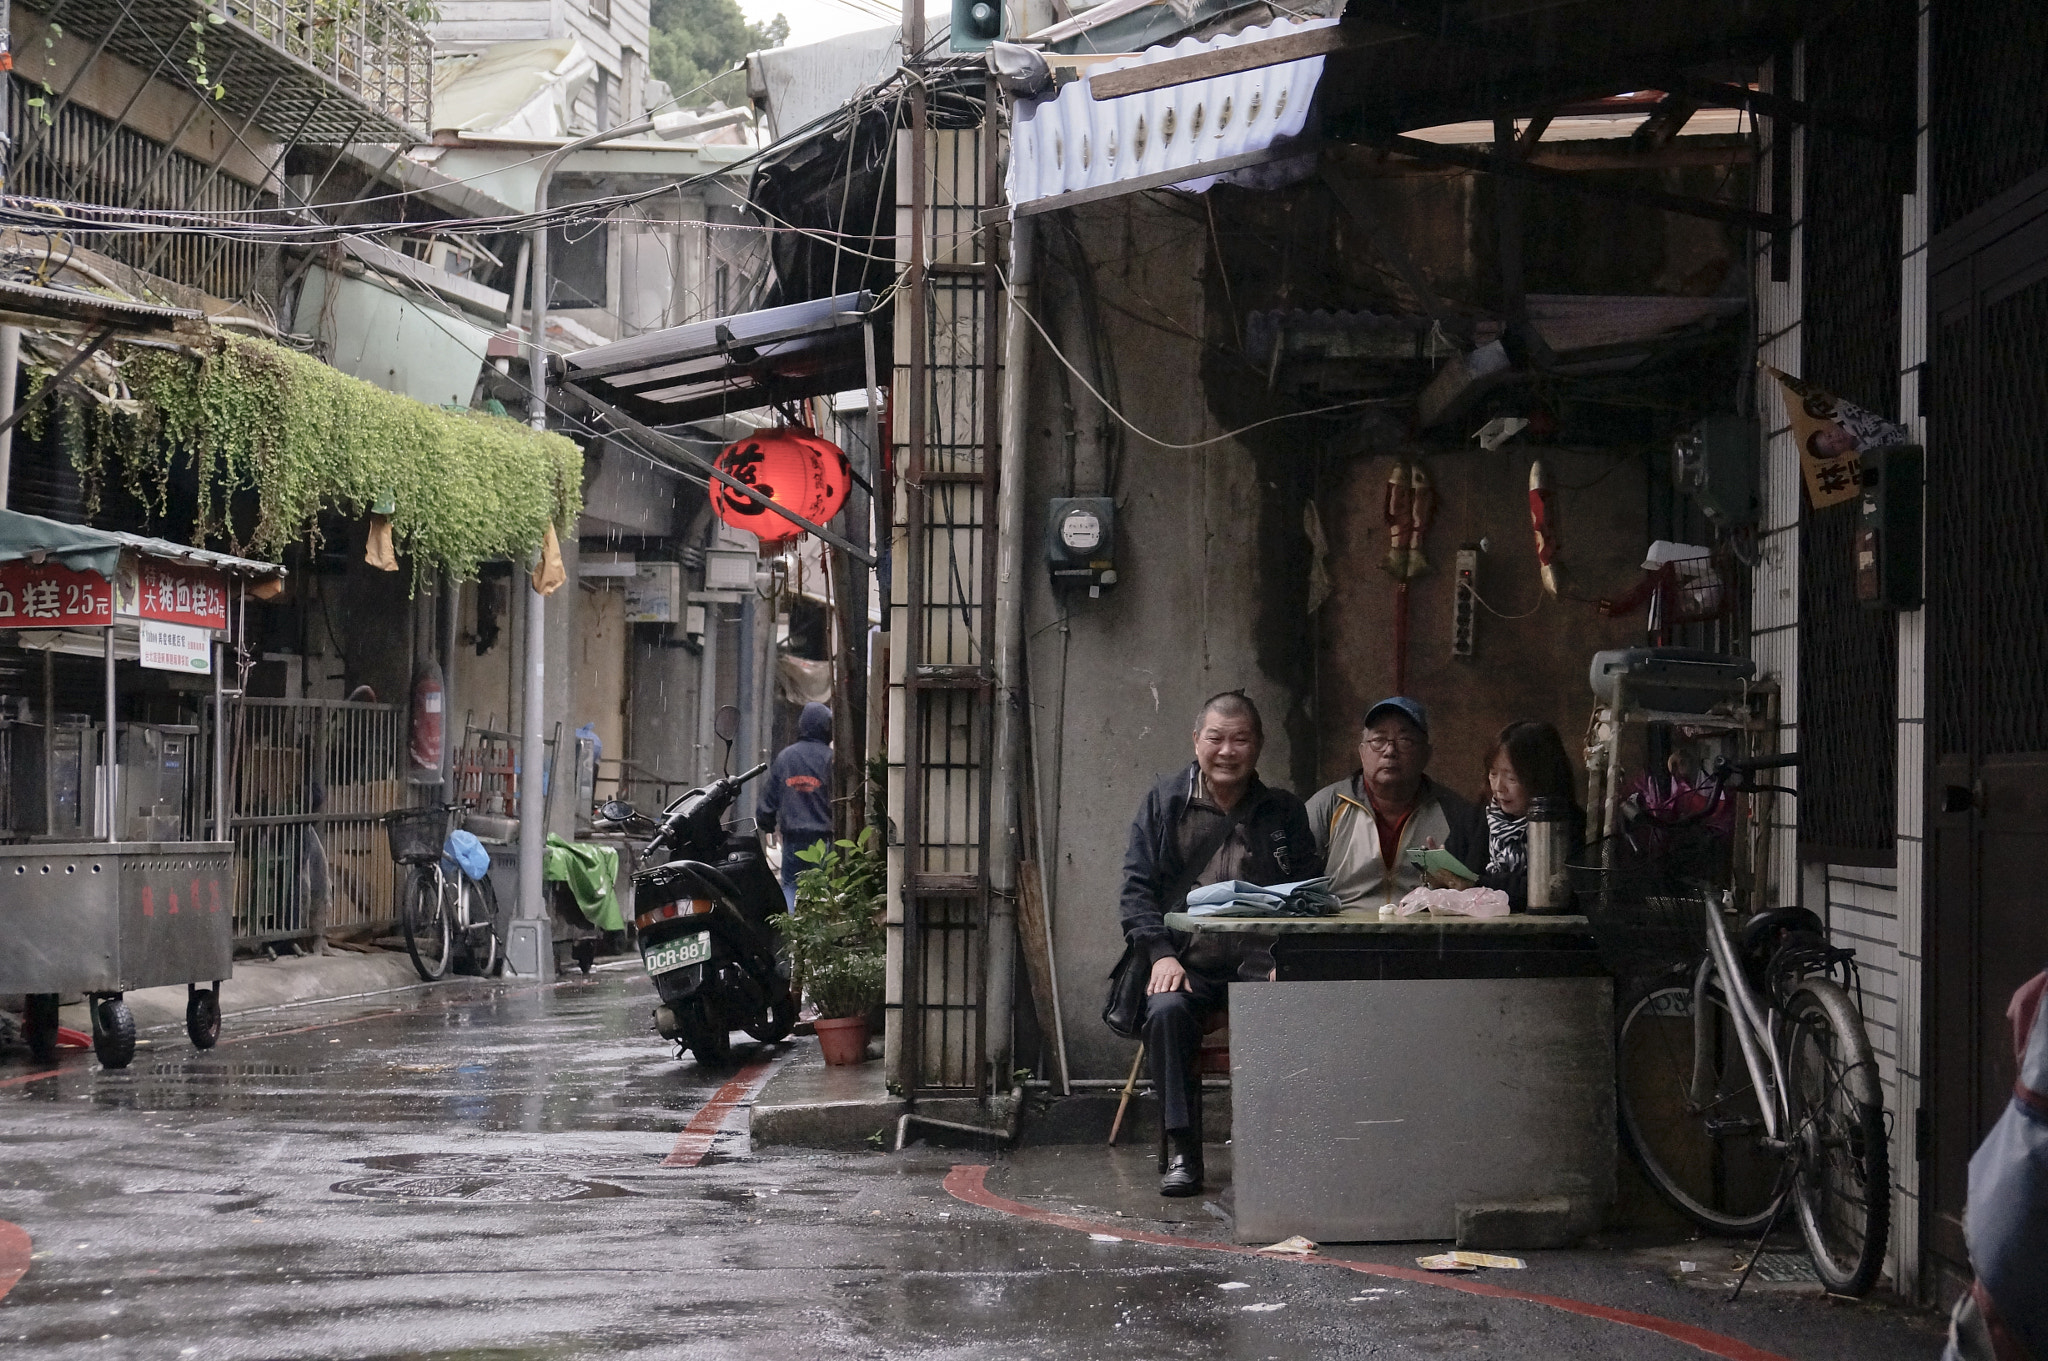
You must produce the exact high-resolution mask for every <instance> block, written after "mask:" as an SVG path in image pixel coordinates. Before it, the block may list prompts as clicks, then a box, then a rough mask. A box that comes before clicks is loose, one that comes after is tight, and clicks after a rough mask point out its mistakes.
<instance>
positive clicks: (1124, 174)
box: [1009, 19, 1337, 214]
mask: <svg viewBox="0 0 2048 1361" xmlns="http://www.w3.org/2000/svg"><path fill="white" fill-rule="evenodd" d="M1336 23H1337V20H1335V19H1307V20H1293V19H1276V20H1275V21H1274V22H1272V23H1270V24H1267V25H1264V26H1262V27H1258V28H1248V29H1245V30H1244V31H1243V32H1241V33H1233V34H1230V35H1228V36H1226V37H1220V38H1211V39H1208V40H1207V41H1197V40H1196V39H1193V38H1187V39H1184V40H1182V41H1181V42H1178V43H1175V44H1174V45H1173V46H1171V47H1157V48H1153V49H1152V50H1151V51H1148V52H1142V53H1139V54H1138V55H1137V56H1135V57H1131V58H1129V59H1128V60H1125V61H1118V62H1106V63H1103V64H1101V65H1099V66H1096V67H1095V68H1094V69H1093V70H1092V71H1091V72H1090V73H1089V77H1088V78H1087V79H1083V80H1077V81H1073V82H1071V83H1069V84H1068V85H1066V86H1065V87H1064V88H1062V89H1061V90H1060V91H1059V93H1058V94H1056V95H1053V96H1051V97H1049V98H1046V99H1041V100H1037V101H1035V102H1029V103H1020V104H1019V105H1018V109H1017V120H1016V125H1015V132H1014V137H1015V144H1014V150H1013V152H1012V155H1011V157H1010V172H1009V201H1010V204H1011V208H1012V211H1014V212H1016V213H1019V214H1029V213H1034V212H1044V211H1047V210H1048V209H1052V208H1061V207H1068V206H1071V205H1073V204H1076V203H1083V202H1087V201H1089V200H1091V199H1097V198H1108V197H1111V196H1113V195H1117V194H1125V193H1134V192H1136V191H1137V190H1140V189H1153V188H1159V187H1162V186H1165V185H1173V186H1176V187H1178V188H1182V189H1186V190H1189V191H1190V192H1195V193H1199V192H1201V191H1202V190H1204V189H1207V188H1208V187H1209V186H1210V185H1211V184H1214V183H1215V182H1216V181H1217V179H1219V178H1221V177H1222V176H1223V175H1225V174H1227V173H1229V172H1231V171H1233V170H1238V169H1242V168H1245V167H1248V166H1252V165H1256V164H1259V163H1261V162H1265V161H1270V160H1277V159H1279V158H1280V157H1282V156H1285V155H1287V154H1289V153H1290V151H1291V146H1290V144H1291V143H1293V142H1294V141H1295V140H1296V139H1297V138H1299V137H1300V136H1301V135H1302V130H1303V128H1304V127H1305V126H1306V122H1307V119H1308V110H1309V105H1310V103H1311V101H1312V100H1313V98H1314V96H1315V92H1316V82H1317V81H1318V80H1320V79H1321V78H1322V73H1323V58H1322V56H1321V55H1316V56H1309V57H1303V58H1301V59H1300V60H1298V61H1290V62H1283V63H1280V64H1277V65H1272V66H1259V67H1254V68H1252V69H1251V70H1248V71H1232V72H1229V73H1226V74H1224V75H1218V76H1211V77H1209V78H1208V79H1205V80H1191V81H1187V82H1185V83H1184V84H1179V85H1170V86H1167V87H1165V88H1162V89H1157V90H1147V91H1145V92H1143V93H1141V94H1131V95H1123V96H1121V97H1118V98H1114V99H1096V98H1094V96H1093V95H1092V93H1091V92H1090V90H1089V81H1090V80H1092V79H1094V78H1095V77H1096V76H1099V75H1103V74H1106V73H1108V72H1110V71H1122V70H1127V69H1129V68H1131V67H1133V66H1144V65H1150V64H1152V63H1155V62H1162V61H1171V60H1177V59H1179V58H1182V57H1191V56H1197V55H1199V54H1201V53H1204V52H1215V51H1221V50H1223V49H1226V48H1231V47H1238V46H1242V45H1244V44H1246V43H1256V42H1261V41H1264V40H1267V39H1271V38H1281V37H1286V36H1289V35H1291V34H1296V33H1304V32H1308V31H1310V30H1314V29H1321V28H1329V27H1331V26H1333V25H1335V24H1336Z"/></svg>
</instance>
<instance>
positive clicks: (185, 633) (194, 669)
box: [136, 619, 213, 676]
mask: <svg viewBox="0 0 2048 1361" xmlns="http://www.w3.org/2000/svg"><path fill="white" fill-rule="evenodd" d="M141 634H142V636H141V649H140V651H139V652H138V653H137V656H136V660H138V661H140V662H141V663H142V664H143V665H144V666H145V667H148V668H149V669H150V670H152V671H182V672H184V673H185V674H186V675H188V676H205V675H211V674H212V672H213V635H212V634H211V633H209V632H207V631H206V630H205V629H196V628H191V627H188V626H187V625H184V624H165V623H160V622H158V621H157V620H154V619H145V620H143V621H142V629H141Z"/></svg>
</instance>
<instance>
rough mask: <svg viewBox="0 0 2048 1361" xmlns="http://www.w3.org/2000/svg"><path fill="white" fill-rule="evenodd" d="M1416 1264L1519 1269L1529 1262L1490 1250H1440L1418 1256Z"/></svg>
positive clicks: (1462, 1268) (1427, 1268) (1461, 1268)
mask: <svg viewBox="0 0 2048 1361" xmlns="http://www.w3.org/2000/svg"><path fill="white" fill-rule="evenodd" d="M1415 1265H1417V1266H1419V1267H1421V1268H1422V1269H1423V1270H1425V1271H1477V1270H1478V1269H1479V1268H1481V1267H1488V1266H1491V1267H1506V1268H1508V1269H1510V1270H1515V1271H1519V1270H1521V1269H1522V1268H1523V1267H1525V1266H1527V1265H1528V1263H1527V1262H1524V1261H1523V1260H1522V1259H1521V1258H1519V1257H1497V1256H1495V1255H1494V1254H1493V1253H1490V1252H1439V1253H1437V1254H1435V1255H1434V1256H1430V1257H1417V1258H1416V1259H1415Z"/></svg>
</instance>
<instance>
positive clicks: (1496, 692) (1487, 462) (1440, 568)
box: [1314, 446, 1648, 798]
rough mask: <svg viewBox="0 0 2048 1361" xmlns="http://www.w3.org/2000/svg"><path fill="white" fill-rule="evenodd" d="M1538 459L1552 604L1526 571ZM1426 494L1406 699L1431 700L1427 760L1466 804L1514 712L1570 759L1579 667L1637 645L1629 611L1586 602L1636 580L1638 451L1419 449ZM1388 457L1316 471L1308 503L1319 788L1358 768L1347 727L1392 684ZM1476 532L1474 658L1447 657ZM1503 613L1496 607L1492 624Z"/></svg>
mask: <svg viewBox="0 0 2048 1361" xmlns="http://www.w3.org/2000/svg"><path fill="white" fill-rule="evenodd" d="M1532 453H1537V454H1540V455H1541V456H1542V459H1543V462H1544V465H1545V467H1546V468H1547V469H1548V470H1549V474H1550V481H1551V485H1552V488H1553V502H1552V505H1553V508H1554V511H1555V513H1556V523H1557V529H1558V534H1559V539H1560V541H1561V543H1562V549H1561V551H1560V555H1559V558H1558V567H1559V575H1560V577H1561V582H1562V591H1563V593H1564V594H1565V595H1566V596H1571V597H1576V598H1574V599H1552V598H1550V597H1549V596H1547V595H1546V594H1544V591H1543V588H1542V585H1541V583H1540V582H1539V580H1538V578H1537V570H1536V546H1535V539H1534V537H1533V535H1532V534H1531V532H1530V529H1529V496H1528V481H1529V464H1530V458H1531V454H1532ZM1420 461H1421V462H1422V463H1423V464H1424V465H1425V466H1426V467H1427V468H1428V470H1429V474H1430V478H1431V480H1432V482H1433V483H1434V485H1435V487H1436V494H1437V514H1436V522H1435V525H1434V526H1433V527H1432V528H1431V529H1430V531H1429V533H1428V534H1427V535H1426V536H1425V538H1424V540H1423V552H1424V553H1425V555H1426V556H1427V557H1428V559H1429V563H1430V571H1429V572H1428V573H1427V574H1426V575H1424V576H1423V577H1421V578H1420V579H1418V580H1416V581H1415V582H1413V583H1411V584H1410V586H1409V590H1408V639H1409V641H1408V683H1407V693H1409V694H1410V695H1413V696H1415V697H1416V698H1417V699H1420V700H1421V701H1422V702H1423V703H1424V704H1426V705H1427V706H1428V707H1429V711H1430V726H1431V730H1432V736H1433V738H1434V742H1433V745H1434V747H1435V749H1436V755H1435V757H1434V759H1433V761H1432V763H1431V766H1430V771H1431V773H1432V774H1433V775H1435V776H1436V777H1437V778H1439V779H1441V780H1443V781H1445V782H1446V783H1448V784H1450V785H1451V786H1452V787H1453V788H1456V789H1458V790H1460V791H1462V792H1463V793H1464V794H1465V795H1466V796H1467V797H1468V798H1476V797H1478V795H1479V792H1480V790H1481V788H1482V787H1483V785H1484V782H1485V781H1484V775H1483V770H1482V763H1483V762H1484V760H1485V757H1486V752H1487V749H1488V747H1489V746H1491V744H1492V741H1493V738H1494V736H1495V734H1497V733H1498V732H1499V731H1500V729H1501V728H1502V727H1503V726H1505V725H1506V724H1508V723H1510V722H1513V721H1514V720H1516V719H1520V718H1540V719H1545V720H1547V721H1549V722H1551V723H1554V724H1555V725H1557V730H1558V732H1560V733H1561V734H1563V736H1564V741H1565V750H1566V751H1568V752H1570V753H1571V754H1572V756H1573V759H1574V763H1575V764H1576V763H1577V760H1578V755H1579V748H1580V746H1581V745H1582V744H1581V738H1582V736H1583V734H1584V732H1585V729H1586V719H1587V716H1588V714H1589V713H1590V712H1591V709H1592V703H1593V697H1592V692H1591V691H1590V690H1589V689H1588V688H1587V684H1586V669H1587V665H1588V663H1589V661H1590V659H1591V657H1592V654H1593V653H1594V652H1597V651H1599V650H1600V649H1602V648H1609V647H1627V646H1631V645H1640V644H1641V642H1642V640H1643V631H1642V623H1641V616H1640V615H1636V616H1634V617H1631V618H1626V619H1609V618H1606V617H1604V616H1602V615H1601V614H1600V613H1599V611H1598V610H1597V609H1596V608H1595V607H1594V605H1593V604H1592V601H1593V600H1595V599H1598V598H1600V597H1602V596H1613V595H1618V594H1620V592H1621V591H1623V590H1626V589H1627V588H1628V587H1629V586H1632V585H1634V584H1635V582H1636V581H1637V580H1639V579H1640V577H1641V572H1640V564H1641V562H1642V559H1643V550H1644V547H1645V546H1646V544H1647V542H1648V534H1647V506H1648V492H1647V489H1646V487H1645V485H1644V482H1645V476H1646V474H1645V470H1644V464H1643V460H1642V458H1641V456H1640V454H1639V453H1638V452H1637V451H1635V450H1594V451H1570V450H1563V449H1541V450H1527V449H1521V448H1511V449H1502V450H1499V451H1497V452H1494V453H1482V452H1480V451H1479V450H1478V449H1477V447H1476V446H1473V447H1472V449H1471V451H1470V452H1462V451H1459V452H1434V453H1431V454H1427V455H1424V456H1422V457H1421V459H1420ZM1393 462H1394V458H1393V457H1392V456H1389V455H1378V456H1371V457H1362V458H1358V459H1355V460H1351V461H1348V462H1343V463H1334V464H1333V465H1332V466H1328V467H1326V468H1325V469H1324V471H1323V474H1322V476H1321V479H1320V483H1319V486H1318V498H1317V501H1318V509H1319V511H1320V513H1321V517H1322V521H1323V526H1324V532H1325V533H1326V534H1327V535H1328V538H1329V543H1330V556H1329V560H1328V570H1329V573H1330V578H1331V587H1332V589H1331V595H1330V598H1329V600H1328V601H1327V602H1326V603H1325V604H1324V605H1323V607H1322V609H1321V610H1319V611H1318V612H1317V615H1316V621H1315V626H1314V628H1315V638H1316V667H1317V683H1318V698H1319V700H1320V711H1321V713H1322V715H1323V720H1324V721H1323V723H1322V724H1321V730H1320V743H1319V746H1318V751H1317V765H1318V778H1319V779H1321V780H1322V781H1324V782H1327V781H1329V780H1333V779H1336V778H1338V777H1339V776H1341V775H1345V774H1348V773H1349V772H1351V771H1352V770H1355V769H1356V768H1357V766H1358V752H1357V747H1358V720H1359V719H1360V717H1361V716H1362V715H1363V713H1364V710H1365V708H1366V706H1367V705H1370V704H1372V703H1373V702H1374V701H1376V700H1379V699H1381V698H1384V697H1385V696H1386V695H1388V694H1390V693H1392V691H1393V687H1394V658H1393V637H1394V618H1395V613H1396V609H1397V606H1396V591H1395V585H1394V579H1393V578H1392V577H1390V576H1388V575H1387V574H1386V573H1385V572H1384V571H1383V570H1382V569H1381V567H1380V563H1381V561H1382V560H1383V559H1384V558H1385V557H1386V554H1387V538H1388V535H1387V528H1386V525H1385V523H1384V520H1383V516H1382V513H1381V512H1382V505H1383V499H1384V496H1385V488H1386V482H1387V474H1388V471H1389V470H1390V468H1391V467H1392V465H1393ZM1482 541H1484V542H1485V543H1486V545H1487V551H1485V552H1483V553H1481V554H1480V566H1479V574H1478V581H1479V594H1480V596H1481V597H1482V598H1483V599H1484V600H1485V602H1486V603H1487V604H1488V605H1490V606H1492V608H1493V610H1494V611H1498V613H1497V614H1496V613H1493V612H1491V611H1488V610H1486V609H1481V610H1480V612H1479V617H1478V621H1477V626H1476V630H1475V637H1474V650H1473V655H1472V656H1470V657H1453V656H1452V655H1451V617H1452V609H1453V603H1454V595H1455V567H1456V562H1457V553H1458V549H1459V547H1460V546H1461V545H1464V544H1468V543H1469V544H1476V543H1480V542H1482ZM1502 615H1506V616H1508V617H1507V618H1502V617H1501V616H1502Z"/></svg>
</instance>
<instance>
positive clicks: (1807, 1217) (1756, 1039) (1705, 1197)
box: [1573, 757, 1891, 1295]
mask: <svg viewBox="0 0 2048 1361" xmlns="http://www.w3.org/2000/svg"><path fill="white" fill-rule="evenodd" d="M1797 759H1798V758H1797V757H1773V758H1763V759H1756V760H1745V761H1735V762H1730V761H1727V760H1726V759H1725V758H1724V759H1722V760H1720V761H1718V762H1716V764H1715V766H1714V769H1713V771H1712V772H1711V775H1710V781H1709V783H1710V785H1711V789H1710V790H1709V791H1707V792H1708V793H1709V797H1708V798H1707V799H1706V800H1705V803H1704V807H1703V808H1702V809H1701V811H1700V812H1699V813H1697V814H1695V815H1693V816H1692V817H1690V818H1686V819H1681V820H1678V821H1675V822H1663V823H1651V824H1648V825H1639V826H1638V828H1637V829H1635V831H1634V832H1633V833H1627V832H1624V833H1618V834H1617V835H1616V836H1614V837H1611V838H1609V839H1608V840H1607V841H1605V842H1602V843H1600V844H1599V845H1598V846H1597V847H1595V848H1593V851H1594V855H1595V856H1597V858H1598V860H1599V862H1600V863H1599V864H1597V865H1589V866H1585V867H1575V868H1574V870H1573V876H1574V878H1575V879H1576V880H1577V881H1578V882H1577V884H1576V886H1577V887H1578V889H1579V891H1580V901H1581V902H1582V903H1584V904H1585V905H1586V913H1587V916H1588V918H1589V920H1590V921H1591V923H1592V926H1593V930H1594V934H1595V937H1596V939H1597V940H1598V943H1599V945H1600V949H1601V952H1602V954H1603V956H1605V957H1606V961H1607V964H1608V966H1609V967H1610V968H1611V969H1613V970H1614V972H1615V974H1616V976H1617V977H1618V978H1622V979H1626V980H1630V981H1632V982H1633V983H1634V984H1635V986H1634V988H1633V990H1632V991H1631V992H1629V993H1627V994H1625V995H1624V999H1623V1004H1622V1006H1621V1008H1620V1010H1621V1013H1622V1020H1621V1024H1620V1027H1619V1029H1618V1031H1617V1034H1616V1040H1615V1078H1616V1084H1617V1091H1616V1097H1617V1106H1618V1113H1619V1116H1620V1123H1621V1131H1622V1135H1623V1138H1624V1140H1625V1141H1626V1143H1627V1144H1628V1147H1629V1149H1630V1151H1631V1153H1632V1154H1633V1155H1634V1156H1635V1159H1636V1162H1637V1163H1638V1164H1639V1165H1640V1166H1641V1168H1642V1170H1643V1174H1644V1176H1645V1177H1647V1178H1648V1179H1649V1181H1650V1184H1651V1185H1652V1186H1654V1187H1656V1188H1657V1191H1658V1192H1659V1194H1661V1195H1662V1196H1663V1197H1664V1199H1665V1200H1667V1201H1668V1202H1670V1204H1671V1205H1672V1206H1673V1207H1675V1208H1676V1209H1677V1210H1678V1211H1679V1212H1680V1213H1682V1214H1684V1215H1685V1216H1687V1217H1688V1218H1689V1219H1691V1220H1692V1221H1693V1222H1694V1223H1696V1224H1698V1225H1699V1226H1700V1227H1701V1228H1703V1229H1706V1230H1708V1231H1710V1232H1714V1233H1722V1234H1730V1235H1745V1236H1746V1235H1750V1234H1756V1235H1758V1239H1759V1251H1761V1244H1762V1242H1763V1241H1764V1240H1767V1239H1768V1238H1769V1236H1770V1234H1771V1232H1772V1231H1773V1230H1774V1229H1775V1228H1776V1226H1777V1224H1778V1222H1779V1220H1780V1218H1781V1216H1782V1215H1783V1214H1784V1213H1785V1211H1786V1210H1787V1209H1788V1208H1789V1209H1790V1210H1791V1211H1792V1214H1793V1217H1794V1219H1795V1220H1796V1221H1797V1223H1798V1226H1799V1230H1800V1234H1801V1236H1802V1237H1803V1238H1804V1239H1805V1241H1806V1246H1807V1248H1808V1250H1809V1251H1810V1252H1811V1253H1812V1255H1813V1264H1814V1269H1815V1271H1816V1273H1817V1274H1818V1275H1819V1277H1820V1279H1821V1282H1822V1283H1823V1284H1824V1285H1825V1286H1826V1287H1827V1289H1828V1290H1830V1291H1832V1292H1834V1293H1836V1294H1842V1295H1862V1294H1864V1293H1867V1292H1868V1291H1869V1290H1870V1288H1871V1287H1872V1285H1874V1284H1875V1283H1876V1280H1877V1276H1878V1272H1879V1270H1880V1269H1881V1268H1882V1266H1883V1263H1884V1256H1885V1247H1886V1243H1887V1240H1888V1238H1889V1235H1890V1230H1891V1168H1890V1153H1889V1137H1888V1131H1887V1128H1886V1124H1885V1111H1884V1101H1883V1093H1882V1091H1881V1090H1880V1088H1879V1082H1878V1069H1877V1059H1876V1055H1875V1054H1874V1052H1873V1051H1872V1049H1871V1045H1870V1039H1869V1036H1868V1035H1867V1034H1865V1032H1864V1026H1863V1016H1862V1012H1861V1010H1860V1009H1859V1007H1858V1006H1857V1003H1856V1002H1855V1001H1854V1000H1852V995H1860V992H1861V989H1860V986H1859V984H1858V981H1857V977H1856V971H1855V962H1854V951H1851V950H1846V949H1841V948H1838V947H1836V946H1835V945H1833V944H1832V943H1830V941H1829V940H1828V935H1827V927H1826V925H1825V924H1824V923H1823V922H1822V921H1821V919H1820V918H1819V917H1818V916H1816V915H1815V914H1814V913H1812V912H1810V911H1807V910H1806V909H1804V908H1797V907H1781V908H1772V909H1769V910H1766V911H1763V912H1758V913H1756V914H1754V915H1752V916H1750V917H1749V918H1748V919H1747V920H1746V921H1738V920H1737V918H1738V916H1739V913H1738V911H1737V907H1736V902H1735V894H1734V892H1733V891H1732V890H1731V889H1729V888H1728V887H1726V886H1725V884H1722V883H1718V882H1716V878H1717V877H1718V878H1721V879H1725V878H1726V877H1727V876H1726V873H1725V869H1723V872H1722V873H1720V874H1719V875H1718V876H1715V875H1714V874H1713V871H1714V870H1715V869H1716V866H1715V863H1714V862H1715V859H1716V855H1715V842H1714V838H1713V837H1712V836H1711V835H1710V834H1707V833H1705V832H1703V831H1702V827H1703V825H1704V819H1705V818H1706V817H1707V816H1708V815H1709V814H1710V813H1711V810H1712V809H1713V808H1714V807H1715V805H1716V804H1718V803H1719V802H1720V800H1721V797H1722V795H1723V794H1724V792H1725V793H1727V794H1736V793H1756V792H1782V793H1791V792H1793V791H1791V790H1788V789H1779V788H1776V787H1773V786H1761V785H1756V784H1754V783H1753V782H1752V781H1751V778H1750V777H1751V776H1752V774H1753V773H1754V772H1756V771H1758V770H1764V769H1772V768H1778V767H1784V766H1790V765H1794V764H1796V762H1797ZM1725 845H1726V843H1725V841H1723V842H1721V843H1720V846H1721V848H1723V849H1725ZM1722 861H1723V864H1724V865H1725V856H1723V857H1722ZM1756 1256H1757V1253H1752V1254H1751V1255H1750V1263H1751V1265H1752V1266H1753V1265H1754V1262H1755V1259H1756ZM1747 1279H1748V1269H1747V1268H1745V1270H1744V1273H1743V1281H1746V1280H1747ZM1741 1288H1742V1282H1741V1281H1739V1282H1738V1283H1737V1285H1736V1289H1737V1290H1738V1291H1739V1290H1740V1289H1741Z"/></svg>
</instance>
